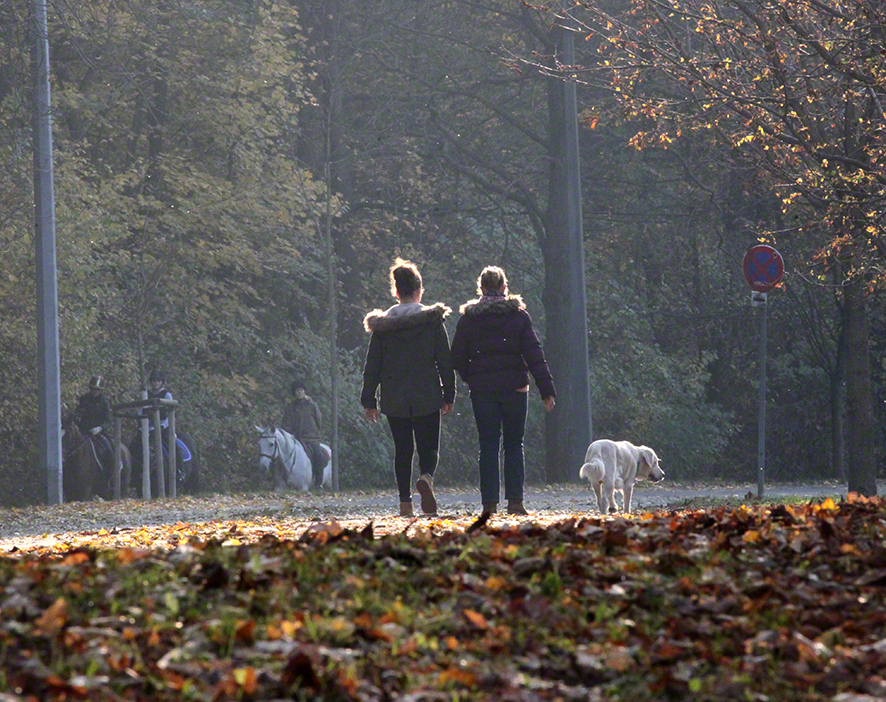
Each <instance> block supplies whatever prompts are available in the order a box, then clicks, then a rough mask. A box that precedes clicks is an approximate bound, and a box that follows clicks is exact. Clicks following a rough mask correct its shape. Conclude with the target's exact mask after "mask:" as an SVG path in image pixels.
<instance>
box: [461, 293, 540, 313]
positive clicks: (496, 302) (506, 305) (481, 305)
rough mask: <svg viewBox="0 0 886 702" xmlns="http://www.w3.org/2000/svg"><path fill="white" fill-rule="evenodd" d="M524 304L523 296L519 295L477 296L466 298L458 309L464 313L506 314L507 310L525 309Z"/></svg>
mask: <svg viewBox="0 0 886 702" xmlns="http://www.w3.org/2000/svg"><path fill="white" fill-rule="evenodd" d="M525 309H526V305H525V304H523V298H522V297H520V296H519V295H508V296H506V297H499V298H495V299H492V300H490V299H485V298H482V297H481V298H478V299H476V300H468V301H467V302H466V303H465V304H463V305H462V306H461V307H459V308H458V311H459V312H461V313H462V314H465V315H480V314H507V313H508V312H516V311H518V310H525Z"/></svg>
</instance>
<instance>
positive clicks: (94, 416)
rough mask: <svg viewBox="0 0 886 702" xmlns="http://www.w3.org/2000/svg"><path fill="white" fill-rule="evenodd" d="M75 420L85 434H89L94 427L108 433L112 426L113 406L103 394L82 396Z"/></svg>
mask: <svg viewBox="0 0 886 702" xmlns="http://www.w3.org/2000/svg"><path fill="white" fill-rule="evenodd" d="M74 418H75V420H76V422H77V426H78V427H79V428H80V431H82V432H83V433H87V432H89V430H90V429H93V428H94V427H101V428H102V429H103V430H104V431H107V430H108V427H109V425H110V424H111V405H110V403H109V402H108V398H106V397H105V396H104V395H102V394H98V395H93V394H92V393H91V392H88V393H86V394H85V395H81V396H80V397H79V398H78V399H77V410H76V411H75V414H74Z"/></svg>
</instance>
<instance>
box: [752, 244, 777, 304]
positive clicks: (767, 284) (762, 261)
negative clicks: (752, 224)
mask: <svg viewBox="0 0 886 702" xmlns="http://www.w3.org/2000/svg"><path fill="white" fill-rule="evenodd" d="M783 276H784V260H782V257H781V254H780V253H778V251H776V250H775V249H773V248H772V247H771V246H767V245H766V244H757V245H756V246H752V247H751V248H749V249H748V252H747V253H746V254H745V255H744V277H745V279H746V280H747V281H748V283H749V284H750V286H751V289H752V290H753V291H754V292H769V291H770V290H772V288H774V287H775V286H776V285H778V284H779V283H780V282H781V279H782V277H783Z"/></svg>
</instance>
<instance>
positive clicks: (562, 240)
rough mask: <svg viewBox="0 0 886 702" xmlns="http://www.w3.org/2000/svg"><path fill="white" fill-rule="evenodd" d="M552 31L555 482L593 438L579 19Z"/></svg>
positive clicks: (549, 262)
mask: <svg viewBox="0 0 886 702" xmlns="http://www.w3.org/2000/svg"><path fill="white" fill-rule="evenodd" d="M562 22H563V26H556V27H554V28H553V32H554V34H553V36H552V39H553V40H554V41H555V42H556V56H557V61H558V63H559V64H560V65H558V66H556V69H557V70H559V69H561V68H562V74H561V75H558V76H557V78H556V79H552V84H551V85H550V86H549V87H548V135H549V138H550V142H549V143H550V156H551V158H550V171H549V181H548V191H549V192H548V208H547V211H546V214H545V219H546V223H545V229H546V237H545V242H544V244H543V255H544V262H545V290H544V293H543V295H542V299H543V301H544V306H545V317H546V319H545V337H546V338H545V354H546V355H547V359H548V365H549V366H550V369H551V373H552V375H553V376H554V382H555V383H556V386H557V407H556V408H555V409H554V411H553V412H550V413H548V414H547V415H546V417H545V420H546V421H545V469H546V473H547V478H548V480H549V481H551V482H570V481H575V480H578V469H579V467H580V466H581V464H582V459H583V458H584V452H585V450H587V446H588V444H589V443H590V441H591V437H592V431H591V429H592V427H591V395H590V379H589V377H588V376H589V371H588V311H587V293H586V290H585V267H584V261H585V257H584V234H583V228H582V202H581V168H580V154H579V140H578V111H577V105H576V103H577V99H576V88H575V80H574V66H575V48H574V43H573V32H572V30H571V25H572V20H571V18H570V17H569V15H568V13H565V12H564V14H563V15H562Z"/></svg>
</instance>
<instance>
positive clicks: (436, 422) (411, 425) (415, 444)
mask: <svg viewBox="0 0 886 702" xmlns="http://www.w3.org/2000/svg"><path fill="white" fill-rule="evenodd" d="M388 425H389V426H390V427H391V436H393V437H394V475H396V477H397V489H398V490H399V492H400V502H410V501H411V500H412V456H413V454H414V453H415V450H416V448H417V449H418V466H419V472H420V474H424V473H427V474H428V475H434V471H435V470H437V460H438V458H439V456H440V453H439V452H440V410H437V411H436V412H431V414H425V415H423V416H421V417H388Z"/></svg>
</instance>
